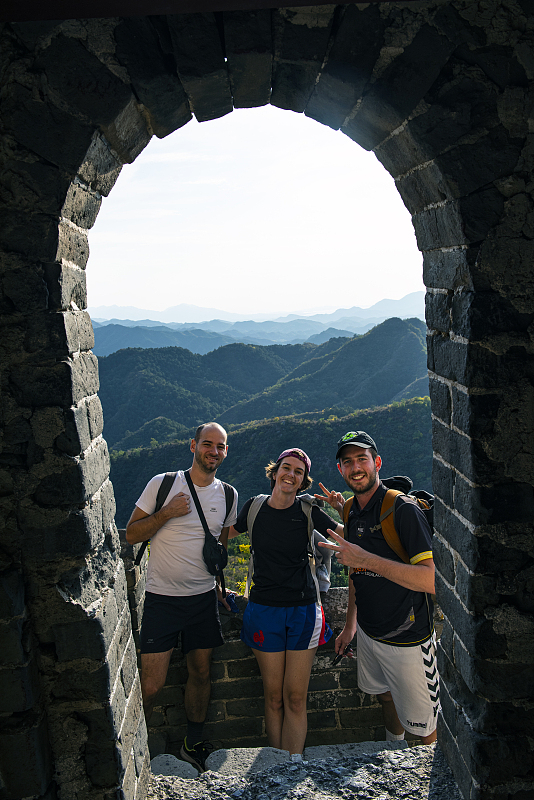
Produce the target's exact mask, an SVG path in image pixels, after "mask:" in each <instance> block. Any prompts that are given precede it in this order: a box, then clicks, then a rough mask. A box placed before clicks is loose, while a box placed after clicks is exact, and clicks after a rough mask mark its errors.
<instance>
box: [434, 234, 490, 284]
mask: <svg viewBox="0 0 534 800" xmlns="http://www.w3.org/2000/svg"><path fill="white" fill-rule="evenodd" d="M478 255H479V247H478V246H476V245H472V246H470V247H457V248H453V249H447V250H442V249H436V250H428V251H426V252H424V253H423V280H424V282H425V285H426V286H431V287H433V288H434V289H447V290H449V291H453V290H454V289H460V288H461V289H462V290H463V291H472V290H474V291H477V290H479V289H481V290H482V291H485V290H486V289H489V288H490V283H489V280H488V277H487V275H484V274H483V271H482V269H481V267H480V265H479V264H478V262H477V259H478Z"/></svg>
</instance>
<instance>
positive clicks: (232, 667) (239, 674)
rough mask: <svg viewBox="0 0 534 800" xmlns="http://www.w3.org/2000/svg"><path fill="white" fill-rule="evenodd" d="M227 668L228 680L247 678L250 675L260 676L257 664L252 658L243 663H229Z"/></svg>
mask: <svg viewBox="0 0 534 800" xmlns="http://www.w3.org/2000/svg"><path fill="white" fill-rule="evenodd" d="M227 668H228V677H229V678H249V677H250V676H251V675H259V674H260V669H259V667H258V662H257V661H256V659H255V658H254V656H251V657H250V658H247V659H244V660H243V661H230V662H228V665H227Z"/></svg>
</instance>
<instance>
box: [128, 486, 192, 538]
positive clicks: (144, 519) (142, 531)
mask: <svg viewBox="0 0 534 800" xmlns="http://www.w3.org/2000/svg"><path fill="white" fill-rule="evenodd" d="M190 512H191V505H190V497H189V495H188V494H184V493H183V492H178V494H175V495H174V497H172V498H171V500H169V502H168V503H167V504H166V505H164V506H163V508H160V510H159V511H156V513H155V514H147V513H146V512H145V511H141V509H140V508H139V507H138V506H135V508H134V510H133V512H132V516H131V517H130V519H129V520H128V524H127V525H126V541H127V542H129V544H139V542H146V541H147V539H151V538H152V536H154V535H155V534H156V533H157V532H158V531H159V529H160V528H161V527H162V526H163V525H165V523H166V522H167V521H168V520H169V519H172V518H173V517H184V516H185V515H186V514H189V513H190Z"/></svg>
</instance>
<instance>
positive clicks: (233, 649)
mask: <svg viewBox="0 0 534 800" xmlns="http://www.w3.org/2000/svg"><path fill="white" fill-rule="evenodd" d="M249 656H250V647H248V645H246V644H245V643H244V642H242V641H241V639H234V640H233V641H228V642H225V643H224V644H223V645H222V647H217V648H216V649H215V650H214V651H213V660H214V661H228V662H230V661H234V660H236V659H241V658H248V657H249Z"/></svg>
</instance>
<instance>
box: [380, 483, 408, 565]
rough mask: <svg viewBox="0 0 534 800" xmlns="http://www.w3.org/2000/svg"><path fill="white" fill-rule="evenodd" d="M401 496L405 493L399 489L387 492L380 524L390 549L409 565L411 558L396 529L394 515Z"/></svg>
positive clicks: (381, 511) (383, 501)
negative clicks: (397, 501)
mask: <svg viewBox="0 0 534 800" xmlns="http://www.w3.org/2000/svg"><path fill="white" fill-rule="evenodd" d="M400 494H404V492H400V491H398V489H388V490H387V492H386V494H385V495H384V499H383V500H382V507H381V509H380V524H381V526H382V534H383V536H384V539H385V540H386V542H387V544H388V545H389V547H391V549H392V550H393V552H394V553H396V554H397V555H398V557H399V558H400V559H402V561H404V563H405V564H409V563H410V556H409V555H408V553H407V552H406V550H405V549H404V547H403V546H402V544H401V540H400V539H399V534H398V533H397V530H396V528H395V515H394V514H393V511H394V509H395V500H396V499H397V497H398V496H399V495H400Z"/></svg>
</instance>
